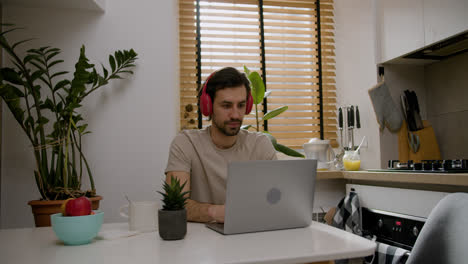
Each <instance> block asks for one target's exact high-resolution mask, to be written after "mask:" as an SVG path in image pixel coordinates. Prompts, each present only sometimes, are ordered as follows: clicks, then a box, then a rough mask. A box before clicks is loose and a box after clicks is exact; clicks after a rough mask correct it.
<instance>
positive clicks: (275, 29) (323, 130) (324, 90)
mask: <svg viewBox="0 0 468 264" xmlns="http://www.w3.org/2000/svg"><path fill="white" fill-rule="evenodd" d="M179 6H180V9H179V38H180V49H179V51H180V98H181V103H180V105H181V111H180V113H181V116H180V122H181V123H180V126H181V129H195V128H198V127H199V125H202V126H205V125H207V124H208V123H209V122H208V121H206V120H203V121H201V120H200V121H201V122H200V123H199V115H198V109H197V97H196V96H197V87H199V86H200V85H201V84H202V82H203V81H204V80H205V79H206V77H207V76H208V75H209V74H210V73H211V72H213V71H214V70H217V69H220V68H222V67H226V66H232V67H236V68H238V69H239V70H240V71H243V66H244V65H246V66H247V67H248V68H249V69H250V70H252V71H257V72H259V73H260V74H261V75H262V77H263V78H264V80H265V82H266V89H267V91H270V92H271V94H270V96H269V97H268V98H267V100H266V101H267V104H266V110H268V111H271V110H273V109H275V108H277V107H281V106H284V105H287V106H288V107H289V109H288V110H287V111H286V112H284V113H282V114H281V115H280V116H278V117H275V118H273V119H270V120H268V123H267V124H265V125H267V128H268V131H269V132H271V133H272V134H273V135H274V136H275V137H276V139H277V140H278V142H279V143H281V144H284V145H286V146H288V147H291V148H294V149H302V144H303V143H305V142H307V141H308V140H309V139H310V138H312V137H322V138H325V139H330V140H332V145H334V146H336V144H337V141H336V138H337V133H336V88H335V80H334V77H335V74H334V72H335V66H334V65H335V61H334V56H335V54H334V35H333V31H334V27H333V2H332V0H323V1H320V10H317V3H316V2H315V1H307V0H289V1H280V0H264V1H260V2H259V1H254V0H199V1H194V0H179ZM319 13H320V14H319ZM319 15H320V21H319V20H318V19H317V18H318V17H319ZM319 27H320V29H321V30H320V31H319V30H318V28H319ZM319 40H320V41H319ZM320 73H321V74H320ZM262 110H263V107H261V109H260V111H262ZM260 115H263V114H262V113H261V112H260ZM254 123H255V119H254V115H253V114H251V115H249V116H246V117H245V119H244V124H252V125H254Z"/></svg>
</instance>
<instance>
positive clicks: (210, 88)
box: [198, 67, 250, 102]
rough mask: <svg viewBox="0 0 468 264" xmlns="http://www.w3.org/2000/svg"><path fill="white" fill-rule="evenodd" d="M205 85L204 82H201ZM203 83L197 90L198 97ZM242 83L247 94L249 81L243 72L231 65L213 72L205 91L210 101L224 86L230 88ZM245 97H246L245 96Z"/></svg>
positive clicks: (212, 100)
mask: <svg viewBox="0 0 468 264" xmlns="http://www.w3.org/2000/svg"><path fill="white" fill-rule="evenodd" d="M205 82H206V81H205ZM203 85H205V84H203ZM203 85H202V86H201V88H200V90H199V92H198V99H199V100H200V95H201V93H202V90H203ZM241 85H244V86H245V88H246V90H247V96H249V94H250V82H249V79H247V77H246V76H245V74H244V73H243V72H239V71H238V70H237V69H235V68H233V67H226V68H222V69H221V70H219V71H217V72H215V73H214V74H213V76H211V78H210V79H209V80H208V85H207V86H206V93H207V94H208V95H209V96H210V98H211V102H214V98H215V96H216V92H217V91H219V90H222V89H225V88H232V87H237V86H241ZM246 99H247V98H246Z"/></svg>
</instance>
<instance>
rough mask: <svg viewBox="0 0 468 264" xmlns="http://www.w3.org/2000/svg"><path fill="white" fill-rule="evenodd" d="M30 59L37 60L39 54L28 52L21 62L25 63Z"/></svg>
mask: <svg viewBox="0 0 468 264" xmlns="http://www.w3.org/2000/svg"><path fill="white" fill-rule="evenodd" d="M32 60H39V56H38V55H36V54H29V55H27V56H26V57H24V59H23V63H24V64H27V63H28V62H29V61H32Z"/></svg>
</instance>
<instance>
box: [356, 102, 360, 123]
mask: <svg viewBox="0 0 468 264" xmlns="http://www.w3.org/2000/svg"><path fill="white" fill-rule="evenodd" d="M356 128H361V116H360V115H359V108H358V106H357V105H356Z"/></svg>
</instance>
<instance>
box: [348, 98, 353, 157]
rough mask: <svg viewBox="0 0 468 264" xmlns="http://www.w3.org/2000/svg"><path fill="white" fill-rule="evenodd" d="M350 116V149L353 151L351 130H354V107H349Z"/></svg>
mask: <svg viewBox="0 0 468 264" xmlns="http://www.w3.org/2000/svg"><path fill="white" fill-rule="evenodd" d="M350 116H351V120H350V126H349V127H350V128H351V149H352V150H353V149H354V132H353V129H354V106H351V107H350Z"/></svg>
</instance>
